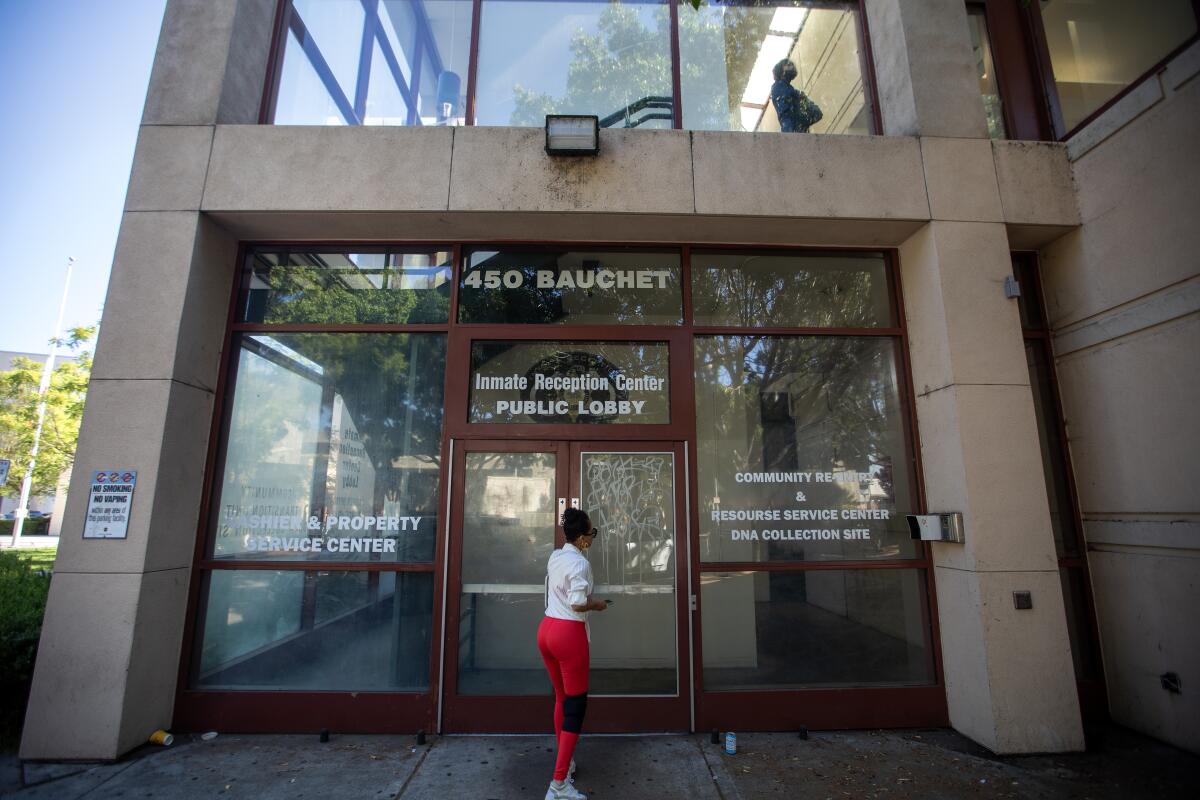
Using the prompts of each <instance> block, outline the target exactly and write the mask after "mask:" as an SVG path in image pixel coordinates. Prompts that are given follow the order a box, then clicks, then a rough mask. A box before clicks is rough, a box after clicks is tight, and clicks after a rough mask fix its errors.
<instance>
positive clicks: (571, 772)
mask: <svg viewBox="0 0 1200 800" xmlns="http://www.w3.org/2000/svg"><path fill="white" fill-rule="evenodd" d="M567 781H568V782H569V783H574V782H575V759H573V758H572V759H571V766H569V767H567Z"/></svg>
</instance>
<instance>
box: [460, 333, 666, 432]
mask: <svg viewBox="0 0 1200 800" xmlns="http://www.w3.org/2000/svg"><path fill="white" fill-rule="evenodd" d="M667 352H668V348H667V345H666V343H664V342H475V343H474V344H472V346H471V378H470V380H471V389H470V406H469V412H468V420H469V421H470V422H492V423H497V422H499V423H518V424H530V423H540V424H553V423H571V424H575V423H578V424H583V425H609V424H637V425H665V424H667V423H669V422H670V421H671V392H670V381H669V374H670V369H669V365H668V356H667Z"/></svg>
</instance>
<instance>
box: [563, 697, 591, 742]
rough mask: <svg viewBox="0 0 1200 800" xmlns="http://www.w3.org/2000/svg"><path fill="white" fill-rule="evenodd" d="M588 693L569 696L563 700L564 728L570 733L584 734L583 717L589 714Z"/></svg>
mask: <svg viewBox="0 0 1200 800" xmlns="http://www.w3.org/2000/svg"><path fill="white" fill-rule="evenodd" d="M587 697H588V696H587V692H584V693H583V694H569V695H567V696H566V697H564V698H563V726H562V729H563V730H564V731H567V732H568V733H582V732H583V716H584V714H586V713H587Z"/></svg>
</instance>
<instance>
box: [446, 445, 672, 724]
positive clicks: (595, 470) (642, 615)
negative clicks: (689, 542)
mask: <svg viewBox="0 0 1200 800" xmlns="http://www.w3.org/2000/svg"><path fill="white" fill-rule="evenodd" d="M682 462H683V454H682V446H681V445H678V444H675V443H665V444H662V443H653V442H538V441H513V442H482V441H465V442H463V441H456V442H455V454H454V477H453V483H452V498H451V502H452V512H451V537H450V554H449V556H450V560H449V565H448V566H449V573H450V574H449V581H448V592H447V605H446V610H447V614H446V625H445V634H446V641H445V642H444V647H445V651H444V652H445V656H446V657H445V661H444V666H443V676H444V681H443V692H444V695H443V704H444V706H443V718H442V729H443V730H444V731H447V732H493V731H494V732H537V731H548V730H550V729H551V727H552V725H551V722H552V718H551V712H552V702H553V701H552V697H553V694H552V690H551V686H550V682H549V679H548V678H547V676H546V672H545V667H544V666H543V664H542V660H541V656H540V654H539V653H538V649H537V644H536V636H537V627H538V624H539V623H540V622H541V619H542V616H543V614H544V611H545V590H546V587H545V576H546V562H547V559H549V557H550V554H551V553H552V552H553V551H554V549H555V548H556V547H561V546H562V544H563V542H564V538H563V532H562V528H561V526H560V525H559V523H560V521H561V513H562V511H563V510H565V509H566V508H567V507H569V506H572V505H576V506H578V507H580V508H582V509H584V510H585V511H587V513H588V515H589V517H590V518H591V520H592V524H593V525H594V526H595V527H596V528H598V529H599V531H600V533H599V535H598V536H597V537H596V539H595V542H594V543H593V545H592V547H591V549H590V550H589V551H588V554H587V555H588V558H589V560H590V561H591V564H592V573H593V579H594V589H593V591H594V594H595V596H596V597H599V598H605V599H609V600H612V601H613V603H612V605H611V606H610V607H609V609H608V610H606V611H604V612H593V613H592V614H591V623H590V627H591V685H590V696H589V705H588V720H587V730H589V731H595V732H601V731H610V732H624V731H686V730H688V728H689V723H690V721H689V716H690V713H691V710H690V703H689V681H690V675H689V674H688V672H689V671H688V669H687V666H686V665H687V664H688V660H687V657H686V653H687V648H688V638H689V637H688V628H687V609H686V602H681V598H684V599H686V598H687V596H688V593H687V590H686V585H687V581H686V578H687V564H688V557H687V554H686V550H685V547H686V545H685V541H686V538H685V537H684V536H683V535H682V534H681V530H682V528H683V527H684V522H683V520H685V518H686V517H685V513H686V512H685V508H684V503H683V496H682V495H683V493H682V485H683V470H684V465H683V463H682Z"/></svg>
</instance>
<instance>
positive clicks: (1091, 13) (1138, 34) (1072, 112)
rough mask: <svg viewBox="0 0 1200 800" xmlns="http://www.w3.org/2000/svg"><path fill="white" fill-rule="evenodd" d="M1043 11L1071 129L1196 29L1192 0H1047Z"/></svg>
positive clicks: (1056, 79) (1064, 113)
mask: <svg viewBox="0 0 1200 800" xmlns="http://www.w3.org/2000/svg"><path fill="white" fill-rule="evenodd" d="M1041 11H1042V25H1043V27H1044V28H1045V31H1046V45H1047V47H1048V48H1049V50H1050V63H1051V67H1052V68H1053V70H1054V82H1055V84H1056V86H1057V88H1058V100H1059V104H1060V106H1061V108H1062V116H1063V124H1064V125H1065V126H1066V131H1070V130H1071V129H1073V128H1075V127H1076V126H1077V125H1079V123H1080V122H1082V121H1083V120H1084V119H1086V118H1087V117H1088V116H1090V115H1091V114H1093V113H1094V112H1095V111H1096V110H1097V109H1099V108H1100V107H1101V106H1103V105H1104V104H1105V103H1107V102H1108V101H1109V100H1111V99H1112V98H1114V97H1116V96H1117V94H1118V93H1120V92H1121V90H1122V89H1124V88H1125V87H1126V86H1128V85H1129V84H1131V83H1132V82H1133V81H1135V80H1137V79H1138V78H1139V77H1141V76H1142V75H1143V74H1145V73H1146V71H1147V70H1149V69H1150V68H1151V67H1153V66H1154V65H1155V64H1157V63H1158V62H1159V61H1161V60H1162V59H1164V58H1165V57H1166V56H1167V54H1168V53H1170V52H1171V51H1172V50H1174V49H1175V48H1176V47H1178V46H1179V45H1181V44H1183V43H1184V42H1186V41H1187V40H1188V39H1189V38H1191V37H1192V36H1194V35H1195V34H1196V11H1195V4H1194V3H1193V2H1192V0H1155V1H1154V2H1153V3H1131V2H1129V0H1087V2H1081V0H1042V3H1041ZM1066 131H1063V133H1065V132H1066Z"/></svg>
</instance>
